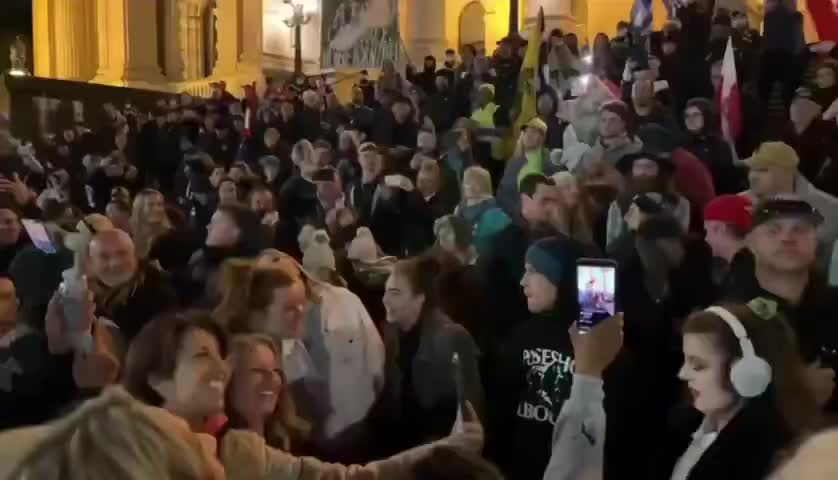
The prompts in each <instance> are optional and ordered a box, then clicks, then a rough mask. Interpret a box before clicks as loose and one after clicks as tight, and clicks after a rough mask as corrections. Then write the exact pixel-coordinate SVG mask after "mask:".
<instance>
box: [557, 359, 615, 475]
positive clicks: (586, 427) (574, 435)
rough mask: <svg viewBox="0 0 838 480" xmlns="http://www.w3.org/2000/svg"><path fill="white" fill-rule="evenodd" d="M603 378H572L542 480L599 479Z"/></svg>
mask: <svg viewBox="0 0 838 480" xmlns="http://www.w3.org/2000/svg"><path fill="white" fill-rule="evenodd" d="M602 386H603V382H602V379H599V378H593V377H587V376H584V375H574V376H573V386H572V387H571V389H570V397H569V398H568V399H567V400H566V401H565V402H564V405H562V409H561V411H560V412H559V417H558V418H557V419H556V426H555V428H554V429H553V447H552V453H551V455H550V463H548V464H547V470H545V472H544V480H580V479H586V478H602V467H603V452H604V447H605V409H604V408H603V406H602V402H603V400H604V398H605V393H604V390H603V387H602Z"/></svg>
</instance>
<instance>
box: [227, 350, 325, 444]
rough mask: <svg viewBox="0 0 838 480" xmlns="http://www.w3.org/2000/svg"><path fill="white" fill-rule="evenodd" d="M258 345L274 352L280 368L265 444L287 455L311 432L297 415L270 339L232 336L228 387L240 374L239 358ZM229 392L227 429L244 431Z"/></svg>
mask: <svg viewBox="0 0 838 480" xmlns="http://www.w3.org/2000/svg"><path fill="white" fill-rule="evenodd" d="M259 345H262V346H264V347H267V348H268V349H270V350H271V351H272V352H273V354H274V358H276V364H277V366H278V367H279V376H280V378H281V379H282V390H281V391H280V392H279V401H278V402H277V405H276V410H274V412H273V413H272V414H271V416H270V418H268V421H267V424H266V425H265V441H266V442H267V443H268V445H270V446H272V447H275V448H280V449H282V450H285V451H286V452H290V451H292V448H293V446H294V445H295V444H298V443H299V442H303V441H305V440H306V439H307V438H308V436H309V434H310V433H311V425H310V424H309V423H308V422H307V421H305V420H304V419H302V418H301V417H299V416H298V415H297V407H296V404H295V403H294V398H293V397H292V396H291V391H290V389H289V388H288V379H287V377H286V376H285V370H284V367H283V365H282V352H280V349H279V347H277V345H276V343H274V341H273V340H271V338H270V337H268V336H267V335H260V334H244V335H236V336H235V337H233V341H232V344H231V345H230V347H231V348H230V364H231V365H232V371H231V377H230V383H229V385H233V382H234V381H235V378H236V376H237V375H238V374H239V369H238V361H239V359H240V358H241V357H242V356H244V355H247V354H249V353H250V352H252V351H253V349H255V348H256V347H257V346H259ZM231 393H232V388H231V387H230V386H228V387H227V399H226V402H225V405H227V417H228V418H229V419H230V426H231V427H233V428H245V427H246V426H247V425H246V422H245V421H244V420H243V419H242V417H241V415H239V413H238V412H236V411H235V410H234V408H233V402H232V399H231V398H230V397H231Z"/></svg>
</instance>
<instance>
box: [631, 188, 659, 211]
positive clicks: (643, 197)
mask: <svg viewBox="0 0 838 480" xmlns="http://www.w3.org/2000/svg"><path fill="white" fill-rule="evenodd" d="M631 203H633V204H635V205H637V208H639V209H640V211H641V212H643V213H645V214H647V215H658V214H661V213H663V212H664V209H665V205H664V198H663V196H662V195H661V194H660V193H654V192H650V193H641V194H639V195H635V196H634V198H632V199H631Z"/></svg>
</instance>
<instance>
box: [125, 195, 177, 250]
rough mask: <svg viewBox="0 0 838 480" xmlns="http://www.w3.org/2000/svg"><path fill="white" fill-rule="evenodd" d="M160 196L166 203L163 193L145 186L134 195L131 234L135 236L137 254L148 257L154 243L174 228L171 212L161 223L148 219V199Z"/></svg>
mask: <svg viewBox="0 0 838 480" xmlns="http://www.w3.org/2000/svg"><path fill="white" fill-rule="evenodd" d="M154 196H159V197H160V198H161V199H163V201H164V203H165V198H164V197H163V194H162V193H160V192H159V191H157V190H154V189H153V188H145V189H143V190H140V192H139V193H137V196H135V197H134V205H133V208H132V211H131V234H132V236H133V238H134V245H136V247H137V255H138V256H139V257H140V258H146V257H147V256H148V254H149V252H150V251H151V247H152V246H153V245H154V242H155V240H157V238H158V237H160V236H161V235H163V234H164V233H166V232H168V231H169V230H171V229H172V222H171V220H169V214H168V213H166V215H165V217H164V219H163V222H162V223H160V224H152V223H148V221H147V220H146V218H147V215H148V212H147V211H146V200H147V199H149V198H151V197H154Z"/></svg>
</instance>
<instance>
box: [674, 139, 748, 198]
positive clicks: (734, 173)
mask: <svg viewBox="0 0 838 480" xmlns="http://www.w3.org/2000/svg"><path fill="white" fill-rule="evenodd" d="M684 148H685V149H687V150H689V151H690V152H691V153H692V154H693V155H695V156H696V158H698V159H699V160H701V163H703V164H704V165H706V166H707V169H708V170H710V174H711V175H712V176H713V186H714V187H715V188H716V194H717V195H724V194H735V193H739V192H741V191H742V190H743V187H744V183H745V182H744V180H745V179H744V175H743V173H742V171H740V170H739V169H738V168H736V166H735V165H734V164H733V151H732V150H731V148H730V145H729V144H728V143H727V142H726V141H725V140H723V139H722V138H721V137H719V136H716V135H711V136H704V135H702V136H691V138H690V139H689V141H688V142H687V143H686V144H685V145H684Z"/></svg>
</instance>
